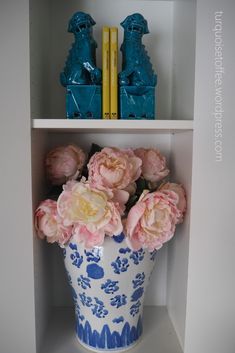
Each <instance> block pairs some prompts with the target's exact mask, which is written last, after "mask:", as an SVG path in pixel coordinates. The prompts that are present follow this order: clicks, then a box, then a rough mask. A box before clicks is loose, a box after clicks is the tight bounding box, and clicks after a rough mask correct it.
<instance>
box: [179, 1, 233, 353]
mask: <svg viewBox="0 0 235 353" xmlns="http://www.w3.org/2000/svg"><path fill="white" fill-rule="evenodd" d="M216 11H223V14H222V17H221V16H218V17H217V18H218V19H220V18H221V20H222V38H223V44H224V46H223V50H222V52H223V53H222V57H223V66H222V67H224V70H225V74H224V75H223V78H222V81H223V83H222V102H223V111H224V112H223V114H222V125H223V129H222V136H221V137H217V138H216V137H215V116H214V115H213V112H214V110H215V97H216V95H215V65H214V60H215V49H214V46H215V32H214V31H213V28H215V12H216ZM234 13H235V2H234V1H233V0H223V1H220V0H207V1H204V0H198V6H197V19H198V24H197V47H196V86H195V93H196V95H195V121H194V123H195V125H194V143H193V151H194V152H193V173H192V181H193V184H192V203H191V224H190V228H191V231H190V233H191V234H190V244H189V268H188V294H187V315H186V338H185V353H198V352H200V353H221V352H223V353H234V351H235V335H234V327H235V305H234V298H235V281H234V268H235V256H234V254H235V237H234V234H235V233H234V209H235V208H234V199H235V191H234V180H235V163H234V148H235V144H234V131H235V119H234V82H235V71H234V55H235V48H234V32H235V25H234ZM218 24H219V22H218ZM219 27H220V26H217V28H219ZM218 34H219V33H218ZM219 37H220V36H218V38H219ZM219 51H221V50H219ZM218 66H219V64H218ZM219 140H220V141H221V142H222V161H220V162H216V153H215V141H219ZM217 143H218V142H217Z"/></svg>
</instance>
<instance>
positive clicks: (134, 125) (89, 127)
mask: <svg viewBox="0 0 235 353" xmlns="http://www.w3.org/2000/svg"><path fill="white" fill-rule="evenodd" d="M32 128H33V129H42V130H48V131H61V132H64V131H74V132H116V133H124V132H126V133H141V132H144V133H175V132H183V131H192V130H193V121H192V120H88V119H87V120H75V119H33V120H32Z"/></svg>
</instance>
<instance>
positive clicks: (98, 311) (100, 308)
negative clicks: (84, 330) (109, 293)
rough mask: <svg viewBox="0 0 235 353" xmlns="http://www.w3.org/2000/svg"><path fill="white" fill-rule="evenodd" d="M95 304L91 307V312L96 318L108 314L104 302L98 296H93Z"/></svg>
mask: <svg viewBox="0 0 235 353" xmlns="http://www.w3.org/2000/svg"><path fill="white" fill-rule="evenodd" d="M94 300H95V304H93V307H92V313H93V314H94V315H95V316H96V317H98V318H100V319H101V318H104V317H105V316H106V315H107V314H108V310H107V309H105V307H104V303H103V302H102V300H99V299H98V298H96V297H95V298H94Z"/></svg>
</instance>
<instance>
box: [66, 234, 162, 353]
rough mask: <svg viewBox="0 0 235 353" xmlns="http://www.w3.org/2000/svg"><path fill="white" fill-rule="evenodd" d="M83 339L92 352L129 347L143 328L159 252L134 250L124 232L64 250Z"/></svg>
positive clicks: (79, 331)
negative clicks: (89, 245) (90, 245)
mask: <svg viewBox="0 0 235 353" xmlns="http://www.w3.org/2000/svg"><path fill="white" fill-rule="evenodd" d="M63 251H64V261H65V267H66V271H67V273H68V279H69V283H70V285H71V288H72V293H73V299H74V303H75V313H76V334H77V337H78V340H79V342H80V343H81V344H82V345H83V346H85V347H86V348H88V349H90V350H92V351H98V352H99V351H124V350H127V349H129V348H130V347H132V346H133V345H135V344H136V343H137V342H138V340H139V339H140V336H141V334H142V331H143V326H142V317H143V302H144V294H145V291H146V288H147V285H148V283H149V278H150V275H151V272H152V270H153V267H154V258H155V254H156V252H153V253H149V251H148V250H143V249H141V250H139V251H133V250H131V249H130V248H129V247H128V246H127V243H126V240H125V237H124V235H123V234H121V235H119V236H117V237H113V238H110V237H106V238H105V241H104V244H103V245H102V246H96V247H94V248H92V249H85V248H84V247H83V245H81V244H77V243H76V242H75V241H73V240H71V241H70V243H69V244H68V245H67V246H66V247H65V248H64V249H63Z"/></svg>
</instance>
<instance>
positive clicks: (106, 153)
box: [88, 147, 142, 190]
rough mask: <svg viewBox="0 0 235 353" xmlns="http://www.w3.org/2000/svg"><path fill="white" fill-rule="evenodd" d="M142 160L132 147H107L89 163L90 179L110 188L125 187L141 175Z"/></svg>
mask: <svg viewBox="0 0 235 353" xmlns="http://www.w3.org/2000/svg"><path fill="white" fill-rule="evenodd" d="M141 164H142V162H141V160H140V159H139V158H138V157H136V156H135V154H134V152H133V151H132V150H131V149H118V148H114V147H113V148H109V147H105V148H103V149H102V151H100V152H97V153H95V154H94V155H93V156H92V157H91V159H90V161H89V163H88V172H89V174H88V180H89V181H90V182H91V183H92V184H94V185H96V186H97V187H98V188H99V186H103V187H105V188H109V189H112V190H113V189H119V190H120V189H125V188H127V187H128V186H129V185H130V184H132V183H133V182H134V181H136V180H137V179H138V178H139V177H140V175H141Z"/></svg>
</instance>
